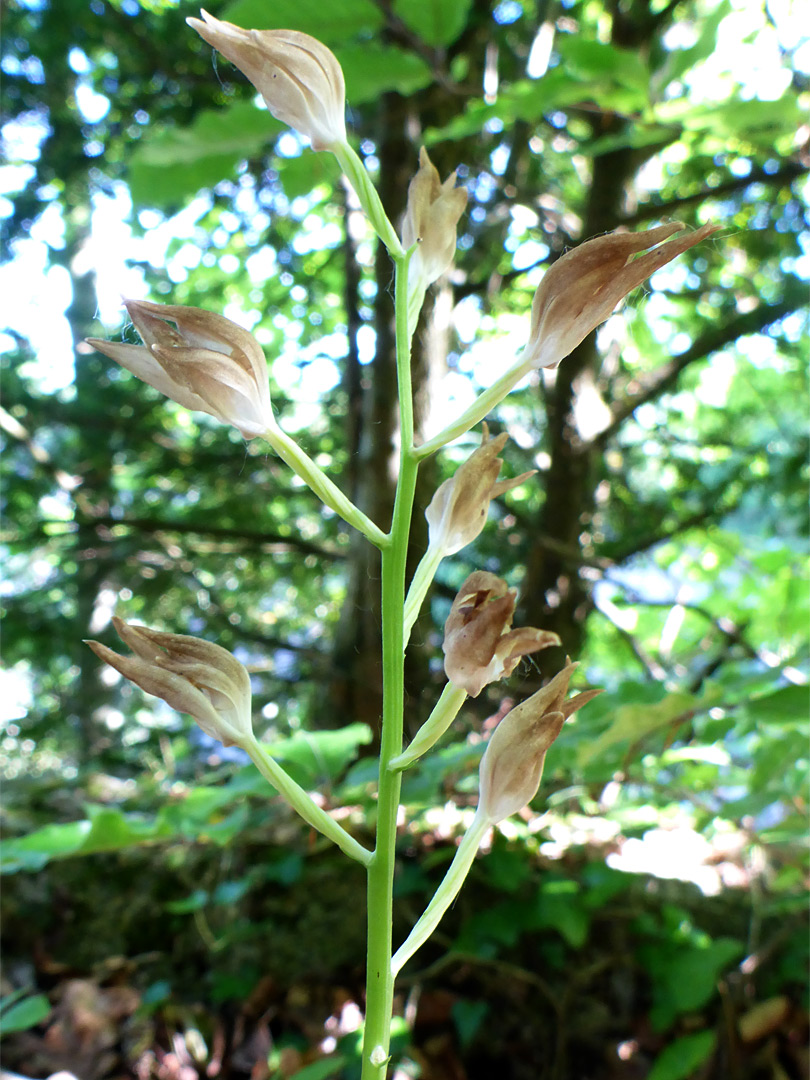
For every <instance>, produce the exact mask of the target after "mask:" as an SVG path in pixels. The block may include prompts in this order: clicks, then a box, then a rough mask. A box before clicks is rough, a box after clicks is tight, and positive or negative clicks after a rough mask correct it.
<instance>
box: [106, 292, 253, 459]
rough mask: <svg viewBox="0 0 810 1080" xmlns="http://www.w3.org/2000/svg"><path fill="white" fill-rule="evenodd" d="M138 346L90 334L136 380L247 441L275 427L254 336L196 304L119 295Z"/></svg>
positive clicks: (107, 354)
mask: <svg viewBox="0 0 810 1080" xmlns="http://www.w3.org/2000/svg"><path fill="white" fill-rule="evenodd" d="M124 306H125V308H126V310H127V313H128V314H129V317H130V319H131V320H132V322H133V324H134V326H135V328H136V329H137V331H138V333H139V334H140V336H141V339H142V341H143V345H130V344H127V343H123V342H121V343H119V342H110V341H102V340H101V339H99V338H89V339H88V341H89V343H90V344H91V345H92V346H93V348H94V349H97V350H98V351H99V352H102V353H104V355H105V356H109V357H110V359H112V360H115V361H116V363H119V364H120V365H121V366H122V367H124V368H126V370H127V371H130V372H131V373H132V374H133V375H135V376H137V378H139V379H142V380H143V381H144V382H146V383H149V385H150V386H153V387H154V388H155V389H156V390H159V391H160V392H161V393H163V394H165V395H166V397H168V398H171V399H172V400H173V401H176V402H177V403H178V404H179V405H183V406H184V407H185V408H187V409H192V410H195V411H199V412H206V413H208V414H209V415H211V416H214V417H216V419H217V420H220V421H222V422H223V423H226V424H232V425H233V426H234V427H236V428H238V430H239V431H240V433H241V434H242V435H243V436H244V438H246V439H253V438H255V437H256V436H258V435H263V434H264V433H265V432H266V431H267V429H268V428H270V427H272V426H273V422H274V421H273V411H272V406H271V403H270V388H269V384H268V378H267V363H266V361H265V358H264V352H263V351H262V348H261V346H260V345H259V343H258V341H256V339H255V338H254V337H253V335H252V334H251V333H250V332H249V331H247V330H245V329H244V328H243V327H241V326H239V325H237V324H236V323H234V322H231V320H230V319H226V318H225V317H224V316H222V315H217V314H215V313H214V312H211V311H204V310H203V309H201V308H192V307H183V306H181V305H177V304H157V303H154V302H152V301H150V300H125V301H124Z"/></svg>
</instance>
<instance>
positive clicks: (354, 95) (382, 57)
mask: <svg viewBox="0 0 810 1080" xmlns="http://www.w3.org/2000/svg"><path fill="white" fill-rule="evenodd" d="M336 52H337V57H338V59H339V60H340V64H341V67H342V68H343V74H344V76H345V78H346V101H347V102H348V103H349V105H350V106H352V105H362V104H364V103H365V102H367V101H373V100H374V99H375V98H376V97H378V96H379V95H380V94H383V93H385V92H386V91H387V90H396V91H397V92H398V93H400V94H403V95H404V96H407V95H408V94H412V93H413V92H414V91H415V90H421V89H422V87H424V86H428V85H429V84H430V83H431V82H432V81H433V73H432V72H431V70H430V68H429V67H428V65H427V64H426V63H425V61H424V60H423V59H422V58H421V57H420V56H417V55H416V53H412V52H405V51H404V50H402V49H397V48H395V47H394V46H393V45H382V44H380V43H378V42H375V41H368V42H364V43H363V44H362V45H360V44H353V45H344V46H343V47H342V48H340V49H338V50H336Z"/></svg>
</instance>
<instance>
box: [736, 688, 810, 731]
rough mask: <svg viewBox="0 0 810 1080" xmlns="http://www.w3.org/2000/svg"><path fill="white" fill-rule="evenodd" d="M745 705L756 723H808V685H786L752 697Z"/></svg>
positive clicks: (809, 714)
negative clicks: (771, 692)
mask: <svg viewBox="0 0 810 1080" xmlns="http://www.w3.org/2000/svg"><path fill="white" fill-rule="evenodd" d="M743 707H744V709H745V712H746V714H747V715H748V716H749V717H750V718H751V719H752V720H753V721H754V723H755V724H792V723H796V722H797V721H799V722H802V723H805V724H806V723H807V720H808V716H810V694H808V689H807V687H806V686H784V687H782V688H781V689H780V690H777V691H776V692H775V693H773V694H763V695H762V696H761V697H755V698H750V699H749V700H748V701H746V702H745V703H744V706H743Z"/></svg>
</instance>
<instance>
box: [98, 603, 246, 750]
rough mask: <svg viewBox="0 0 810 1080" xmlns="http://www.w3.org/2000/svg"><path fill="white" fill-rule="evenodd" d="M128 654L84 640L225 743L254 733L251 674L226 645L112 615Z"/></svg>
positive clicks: (239, 741) (243, 739)
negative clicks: (130, 653) (154, 627)
mask: <svg viewBox="0 0 810 1080" xmlns="http://www.w3.org/2000/svg"><path fill="white" fill-rule="evenodd" d="M113 625H114V627H115V629H116V631H117V632H118V635H119V637H120V638H121V640H122V641H123V642H124V643H125V644H126V645H128V646H129V647H130V649H132V652H133V655H132V656H121V655H119V654H118V653H116V652H114V651H113V650H112V649H110V648H108V646H106V645H103V644H102V643H101V642H100V641H87V642H86V644H87V645H88V646H89V647H90V648H91V649H92V650H93V652H94V653H95V654H96V656H98V657H99V659H100V660H103V661H104V662H105V663H107V664H109V665H110V667H112V668H114V669H115V670H116V671H118V672H119V673H120V674H121V675H123V676H124V678H126V679H129V680H130V682H133V683H135V685H136V686H139V687H140V688H141V689H142V690H144V691H145V692H146V693H147V694H152V695H154V696H155V697H159V698H162V699H163V700H164V701H165V702H166V703H167V705H170V706H171V707H172V708H173V709H177V710H178V712H183V713H188V714H189V715H190V716H193V717H194V719H195V720H196V721H197V723H198V724H199V726H200V727H201V728H202V730H203V731H204V732H206V734H207V735H210V736H211V738H213V739H218V740H219V741H220V742H221V743H222V744H223V745H224V746H241V745H243V744H244V743H245V742H246V741H248V740H249V739H250V738H252V735H253V728H252V724H251V691H250V676H249V675H248V673H247V670H246V669H245V667H244V666H243V665H242V664H241V663H240V662H239V661H238V660H237V659H236V657H234V656H232V655H231V653H229V652H228V651H227V650H226V649H223V648H221V646H219V645H214V644H212V643H211V642H208V641H202V640H201V639H199V638H194V637H189V636H187V635H185V634H169V633H164V632H162V631H160V630H150V629H149V627H146V626H136V625H134V624H129V623H125V622H124V621H123V620H122V619H119V618H117V617H113Z"/></svg>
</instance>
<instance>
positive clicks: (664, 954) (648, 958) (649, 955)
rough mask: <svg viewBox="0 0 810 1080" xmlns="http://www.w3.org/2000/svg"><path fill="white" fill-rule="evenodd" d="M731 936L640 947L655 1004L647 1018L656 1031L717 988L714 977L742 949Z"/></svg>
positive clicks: (707, 998)
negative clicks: (650, 976)
mask: <svg viewBox="0 0 810 1080" xmlns="http://www.w3.org/2000/svg"><path fill="white" fill-rule="evenodd" d="M743 951H744V950H743V944H742V942H740V941H737V940H736V939H734V938H717V939H716V940H714V941H708V942H707V943H706V944H705V945H699V944H696V943H689V944H683V945H673V944H672V943H671V942H667V943H664V944H662V945H660V946H653V947H648V948H642V949H641V950H640V956H641V958H642V960H643V961H644V962H645V965H646V966H647V968H648V970H649V971H650V973H651V974H652V975H653V976H654V996H655V1004H654V1005H653V1008H652V1010H651V1012H650V1019H651V1020H652V1024H653V1026H654V1027H655V1028H656V1030H658V1031H663V1030H664V1029H665V1028H667V1027H668V1026H669V1025H670V1024H671V1023H672V1021H673V1020H674V1019H675V1017H676V1016H678V1015H680V1014H681V1013H685V1012H692V1011H694V1010H696V1009H701V1008H702V1007H703V1006H704V1005H705V1004H706V1003H707V1002H708V1001H710V1000H711V998H712V997H713V996H714V994H715V993H716V991H717V981H718V979H719V977H720V975H721V973H722V972H723V971H724V970H725V969H726V968H727V967H728V965H729V964H730V963H731V962H732V960H736V959H737V958H738V957H739V956H741V955H742V953H743Z"/></svg>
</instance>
